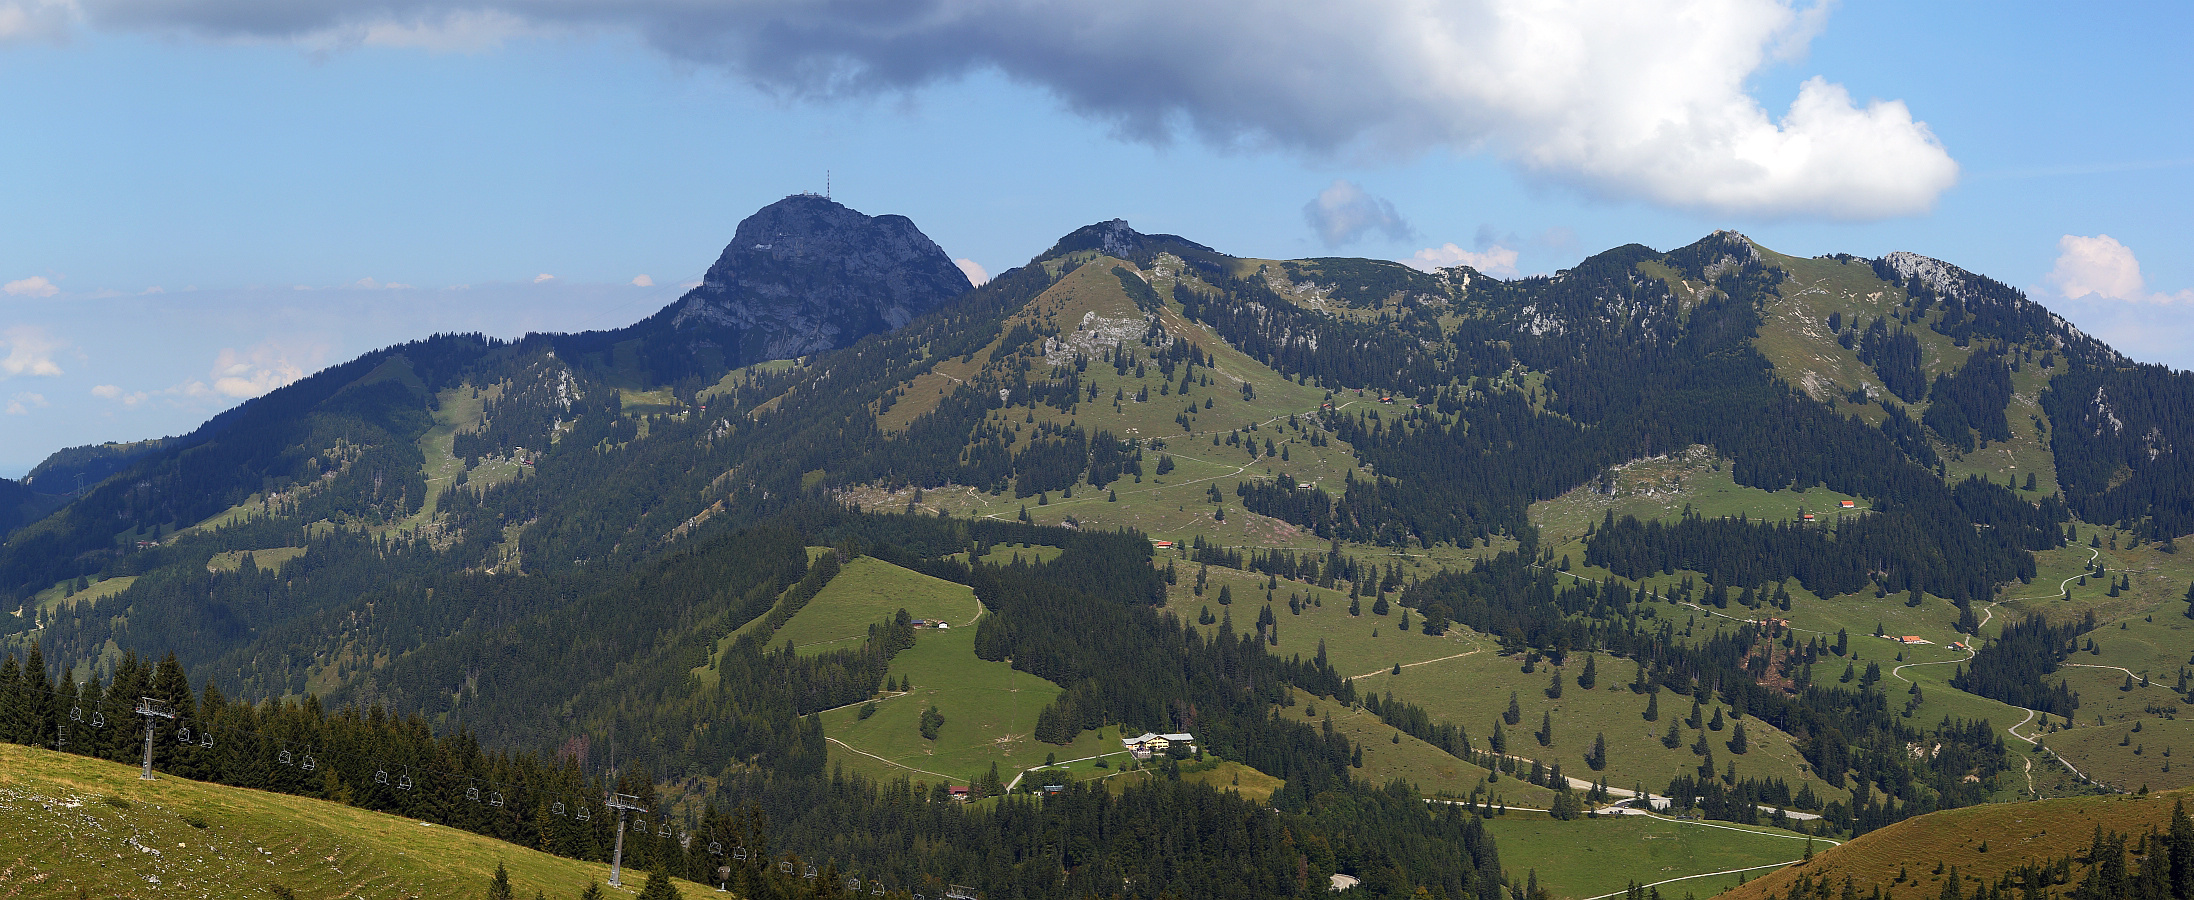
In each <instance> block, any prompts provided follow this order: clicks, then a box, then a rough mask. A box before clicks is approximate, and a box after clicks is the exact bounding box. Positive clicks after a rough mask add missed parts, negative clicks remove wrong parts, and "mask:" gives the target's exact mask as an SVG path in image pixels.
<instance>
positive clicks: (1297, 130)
mask: <svg viewBox="0 0 2194 900" xmlns="http://www.w3.org/2000/svg"><path fill="white" fill-rule="evenodd" d="M56 8H59V9H62V10H64V11H65V15H66V16H67V17H68V18H69V19H70V20H71V21H74V22H76V23H77V27H89V28H97V29H106V30H113V31H126V32H139V33H153V34H161V35H170V36H199V37H204V38H210V39H216V40H239V39H241V40H269V41H289V42H292V43H295V44H297V45H298V46H300V47H305V48H307V49H312V50H315V51H319V50H324V49H325V48H328V47H340V46H346V45H364V44H378V45H396V46H413V47H428V48H445V49H446V48H467V49H470V48H482V47H488V46H493V45H494V44H495V43H497V42H499V41H502V40H507V39H509V38H512V37H517V36H522V35H527V34H535V33H544V32H560V33H573V32H576V33H588V32H601V31H621V32H627V33H633V34H637V35H639V36H641V37H642V38H643V39H644V40H646V41H647V42H648V43H649V44H650V45H652V46H653V47H655V48H656V49H657V50H659V51H661V52H662V53H664V54H667V55H669V56H672V57H675V58H677V59H679V60H681V61H685V62H692V63H697V64H700V65H703V66H708V67H713V68H716V69H719V70H721V71H724V72H727V73H730V74H732V75H733V76H735V77H737V78H740V79H742V80H744V81H747V82H749V83H751V84H753V85H756V86H758V87H760V88H762V89H763V90H766V91H768V92H770V93H774V94H777V95H779V96H781V97H784V98H786V99H788V100H792V101H796V102H797V101H828V100H831V99H836V98H844V97H863V96H873V95H879V94H885V95H888V94H895V93H904V92H907V91H914V90H919V89H921V88H923V87H926V86H928V85H932V84H936V83H940V82H948V81H952V80H955V79H959V78H961V77H963V76H966V75H968V74H971V73H975V72H984V71H994V72H999V73H1002V74H1004V75H1006V76H1007V77H1009V78H1012V79H1014V80H1017V81H1020V82H1022V83H1026V84H1030V85H1034V86H1036V87H1039V88H1041V89H1043V90H1046V91H1048V92H1050V93H1051V94H1052V95H1054V96H1055V97H1056V98H1057V99H1058V100H1059V101H1060V102H1061V103H1062V104H1063V105H1064V106H1066V107H1067V108H1068V109H1070V110H1072V111H1074V112H1076V113H1078V114H1081V115H1083V116H1086V117H1088V118H1090V119H1093V120H1097V121H1100V122H1103V123H1106V124H1108V125H1110V126H1111V127H1112V128H1113V129H1114V130H1115V131H1116V133H1118V134H1119V135H1120V136H1122V137H1124V138H1127V139H1130V140H1136V141H1143V142H1148V143H1153V144H1164V143H1167V142H1170V141H1174V140H1179V139H1182V138H1192V139H1197V140H1202V141H1205V142H1208V143H1211V144H1213V145H1216V146H1221V147H1227V148H1269V149H1279V150H1283V151H1291V152H1296V153H1299V154H1302V155H1305V156H1307V157H1311V158H1320V159H1330V158H1335V157H1347V158H1359V159H1361V158H1371V159H1408V158H1414V157H1417V156H1421V155H1423V154H1426V153H1432V152H1457V153H1465V154H1477V153H1485V154H1491V155H1493V156H1496V157H1498V158H1500V159H1503V160H1505V161H1507V162H1508V163H1509V164H1510V165H1512V166H1513V167H1514V168H1516V169H1517V170H1518V171H1520V172H1523V173H1525V174H1526V175H1527V176H1529V177H1532V178H1534V179H1537V180H1542V181H1548V182H1555V183H1560V184H1566V185H1570V186H1572V187H1575V188H1576V189H1578V190H1581V191H1583V192H1585V193H1587V194H1590V195H1594V196H1599V197H1606V198H1613V199H1623V200H1636V201H1643V202H1646V203H1650V204H1654V205H1659V206H1663V207H1670V208H1679V209H1692V210H1701V211H1706V212H1710V213H1716V214H1742V215H1752V216H1764V217H1813V218H1829V219H1844V220H1868V219H1880V218H1886V217H1894V216H1906V215H1913V214H1918V213H1922V212H1925V211H1927V210H1929V209H1930V208H1931V207H1932V206H1933V205H1934V203H1935V201H1936V199H1937V198H1938V197H1939V196H1941V194H1942V193H1943V192H1944V191H1945V190H1947V189H1949V188H1950V187H1951V185H1953V184H1954V183H1955V182H1956V181H1957V179H1958V174H1959V168H1958V164H1957V163H1956V162H1955V161H1953V160H1952V159H1951V156H1950V154H1949V153H1948V152H1947V151H1946V150H1945V149H1944V147H1943V146H1942V144H1941V142H1940V141H1938V140H1937V139H1936V137H1935V135H1934V133H1933V131H1932V130H1930V129H1929V128H1928V126H1927V125H1926V124H1925V123H1924V122H1921V121H1919V120H1918V119H1916V118H1915V117H1914V116H1913V114H1912V111H1911V110H1909V109H1908V108H1907V107H1906V106H1905V104H1904V103H1903V102H1902V101H1899V100H1894V99H1886V100H1884V99H1869V100H1865V101H1860V100H1857V99H1854V98H1853V97H1852V96H1851V94H1850V93H1849V92H1848V91H1847V90H1846V89H1845V88H1844V87H1843V86H1842V85H1840V84H1837V83H1835V82H1833V81H1831V80H1829V79H1828V78H1825V77H1814V78H1810V79H1806V80H1805V81H1803V82H1802V83H1800V84H1799V85H1798V89H1797V95H1796V99H1795V100H1794V101H1792V102H1791V104H1790V105H1789V106H1788V107H1787V108H1784V109H1781V110H1771V109H1768V108H1766V107H1764V106H1763V105H1762V104H1761V103H1760V102H1759V100H1758V99H1757V98H1756V97H1755V96H1754V95H1753V93H1752V88H1751V85H1752V83H1753V82H1754V81H1755V80H1757V79H1759V78H1761V77H1762V76H1763V74H1765V73H1767V72H1768V70H1769V67H1770V66H1771V65H1787V64H1791V63H1793V62H1794V61H1796V60H1799V59H1801V58H1802V56H1803V54H1804V52H1805V50H1806V48H1807V46H1808V45H1809V44H1810V42H1811V41H1812V40H1813V38H1814V36H1815V35H1817V34H1819V33H1820V31H1821V29H1822V28H1823V27H1824V24H1825V23H1826V21H1827V13H1826V10H1827V8H1828V7H1827V5H1826V4H1825V3H1803V2H1795V0H1575V2H1569V3H1562V4H1548V3H1543V2H1538V0H1445V2H1441V0H1433V2H1423V0H1362V2H1358V3H1345V4H1332V3H1312V2H1270V0H1265V2H1251V0H1211V2H1205V3H1192V4H1181V3H1175V2H1170V0H1167V2H1161V0H1115V2H1112V3H1107V4H1103V5H1097V6H1093V5H1091V4H1087V3H1081V2H1069V0H930V2H922V3H904V4H875V3H866V2H855V0H825V2H813V0H752V2H738V3H729V2H727V3H693V2H687V0H568V2H561V3H554V4H543V3H535V2H529V0H474V2H467V3H463V4H457V3H437V2H433V0H359V2H342V3H337V2H329V0H304V2H284V3H270V2H265V0H161V2H154V0H75V2H74V3H71V4H68V5H65V6H58V7H57V6H56V5H55V4H50V3H46V2H43V0H0V11H6V12H5V13H0V21H5V20H6V19H5V16H7V15H12V16H15V17H16V18H17V19H20V20H21V21H23V22H26V23H28V22H31V21H33V20H36V21H39V22H46V21H49V20H50V19H51V18H52V15H53V12H52V10H54V9H56ZM41 17H43V18H41ZM1160 23H1162V25H1161V24H1160ZM4 27H5V26H0V28H4ZM36 28H50V26H47V25H39V26H35V27H34V26H32V25H28V24H26V25H22V26H19V27H18V30H19V31H24V32H25V33H29V31H30V30H35V29H36Z"/></svg>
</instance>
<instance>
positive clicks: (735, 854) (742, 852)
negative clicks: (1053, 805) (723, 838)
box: [731, 847, 747, 859]
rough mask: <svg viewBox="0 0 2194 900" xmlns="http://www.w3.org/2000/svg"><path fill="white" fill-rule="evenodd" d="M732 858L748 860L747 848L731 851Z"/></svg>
mask: <svg viewBox="0 0 2194 900" xmlns="http://www.w3.org/2000/svg"><path fill="white" fill-rule="evenodd" d="M731 858H732V859H745V858H747V848H745V847H740V848H739V849H737V850H733V851H731Z"/></svg>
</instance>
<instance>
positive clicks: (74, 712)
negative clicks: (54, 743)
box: [69, 706, 84, 722]
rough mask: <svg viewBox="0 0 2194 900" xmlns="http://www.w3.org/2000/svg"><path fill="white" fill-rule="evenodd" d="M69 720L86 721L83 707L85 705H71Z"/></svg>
mask: <svg viewBox="0 0 2194 900" xmlns="http://www.w3.org/2000/svg"><path fill="white" fill-rule="evenodd" d="M69 721H71V722H81V721H84V708H83V707H81V706H71V707H69Z"/></svg>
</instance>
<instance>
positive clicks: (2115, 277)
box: [2044, 234, 2194, 303]
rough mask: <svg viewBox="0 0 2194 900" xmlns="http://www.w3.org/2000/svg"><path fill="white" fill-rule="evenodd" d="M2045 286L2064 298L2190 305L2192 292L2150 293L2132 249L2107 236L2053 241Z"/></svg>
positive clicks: (2139, 263) (2073, 236)
mask: <svg viewBox="0 0 2194 900" xmlns="http://www.w3.org/2000/svg"><path fill="white" fill-rule="evenodd" d="M2044 280H2045V281H2047V282H2048V283H2049V286H2050V287H2052V288H2055V289H2056V291H2057V293H2058V294H2060V295H2062V296H2064V297H2066V298H2077V297H2086V296H2090V295H2093V296H2096V297H2101V298H2103V299H2105V300H2130V301H2134V302H2145V303H2183V302H2189V301H2194V289H2187V290H2181V291H2179V292H2177V293H2174V294H2162V293H2150V292H2149V290H2148V279H2146V278H2144V277H2142V276H2141V261H2140V260H2138V259H2135V258H2134V257H2133V249H2132V248H2130V247H2127V246H2126V245H2124V244H2121V243H2119V242H2118V239H2117V238H2114V237H2111V236H2110V235H2107V234H2098V235H2096V236H2094V237H2083V236H2081V235H2077V234H2068V235H2065V236H2064V237H2062V238H2058V239H2057V265H2056V267H2055V268H2053V269H2051V270H2050V272H2049V274H2048V275H2046V276H2044Z"/></svg>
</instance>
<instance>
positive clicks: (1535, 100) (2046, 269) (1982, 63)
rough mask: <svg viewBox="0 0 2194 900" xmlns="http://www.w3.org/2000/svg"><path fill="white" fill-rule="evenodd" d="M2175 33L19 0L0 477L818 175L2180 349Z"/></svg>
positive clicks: (858, 193) (1, 348) (7, 149)
mask: <svg viewBox="0 0 2194 900" xmlns="http://www.w3.org/2000/svg"><path fill="white" fill-rule="evenodd" d="M2074 13H2076V15H2075V14H2074ZM2189 33H2194V12H2190V11H2189V10H2188V9H2187V8H2185V7H2182V6H2179V5H2162V4H2153V5H2123V6H2120V5H2090V6H2086V7H2078V8H2075V9H2072V10H2070V11H2068V10H2067V9H2066V8H2064V7H2062V6H2055V5H2052V6H2043V5H2041V4H2017V3H1989V4H1981V3H1928V4H1911V3H1901V4H1891V3H1871V4H1869V3H1844V4H1839V5H1833V6H1825V7H1821V6H1793V5H1790V4H1785V3H1782V2H1779V0H1635V2H1626V3H1614V2H1602V0H1569V2H1562V3H1524V2H1521V0H1449V2H1434V3H1410V2H1401V0H1364V2H1361V3H1356V4H1341V5H1335V4H1312V3H1293V2H1259V0H1209V2H1205V3H1202V4H1197V5H1193V6H1184V5H1182V4H1166V3H1158V2H1154V0H1152V2H1146V0H1133V2H1128V0H1121V2H1113V3H1107V4H1103V5H1097V4H1073V3H1059V2H1048V0H1011V2H1009V0H906V2H896V3H878V2H874V0H832V2H800V0H745V2H737V3H709V2H693V3H689V2H672V0H630V2H626V0H619V2H610V0H565V2H562V3H559V4H543V3H537V2H531V0H487V2H481V3H473V4H445V3H438V2H433V0H364V2H343V3H336V2H332V0H177V2H166V3H144V2H139V0H0V121H5V122H7V123H8V124H9V129H8V130H9V131H10V135H9V139H8V140H7V141H6V142H5V143H0V164H4V169H0V171H5V172H6V173H7V175H6V176H5V177H0V209H4V210H5V211H6V215H5V216H4V217H0V288H4V290H0V475H7V476H19V475H21V474H22V473H23V472H24V471H26V470H28V469H29V467H30V466H32V465H34V464H35V463H36V462H37V461H38V460H39V459H41V458H43V457H44V456H45V455H46V454H47V453H49V452H51V451H52V450H54V449H57V448H60V447H63V446H69V445H75V444H83V443H91V442H97V441H106V440H129V439H136V438H143V437H151V436H157V435H162V434H174V433H180V432H184V431H187V430H189V429H190V428H192V427H194V426H195V425H196V424H197V423H198V422H201V421H203V420H204V419H205V418H206V417H207V416H209V415H211V414H213V413H215V412H218V411H219V410H221V409H224V408H227V407H228V406H232V405H234V404H235V403H237V402H240V401H241V400H242V399H244V398H247V397H249V396H255V395H256V394H257V393H261V392H264V391H265V390H268V389H271V388H273V387H276V386H279V385H280V384H283V383H286V382H287V381H288V380H291V379H294V378H296V377H299V376H300V375H302V374H304V373H307V372H310V371H312V370H314V369H317V368H319V367H321V366H325V365H328V364H331V363H334V362H339V361H341V360H343V359H347V358H350V357H352V356H355V355H357V354H358V353H361V352H364V351H366V350H369V349H372V348H374V347H377V346H382V345H385V344H388V343H393V342H396V341H400V340H404V339H408V338H413V337H419V336H423V335H426V334H429V333H433V332H436V331H453V330H468V331H469V330H480V331H486V332H489V333H493V334H498V335H506V336H511V335H516V334H519V333H522V332H524V331H528V330H565V329H574V328H586V327H597V328H599V327H614V326H617V325H622V324H625V323H627V322H630V321H634V320H637V319H638V318H640V317H642V316H644V315H645V314H647V313H648V312H650V311H652V310H653V309H655V308H658V307H660V306H662V305H664V304H667V303H669V302H670V301H671V300H672V299H674V298H675V297H676V296H677V294H678V293H679V291H680V285H682V284H685V283H688V282H691V281H693V280H695V279H697V278H698V277H699V276H700V274H701V272H702V271H703V270H704V269H705V268H706V267H707V266H708V264H709V263H710V262H712V261H713V260H714V258H715V256H716V254H717V253H718V252H719V251H720V250H721V249H722V246H723V244H724V242H725V241H727V240H729V238H730V235H731V233H732V230H733V228H734V227H735V226H736V225H737V223H738V221H739V220H740V219H742V218H744V217H745V216H746V215H747V214H748V213H750V212H752V211H753V210H754V209H756V208H758V207H760V206H762V205H763V204H766V203H768V202H770V201H772V200H775V199H777V198H778V197H781V196H783V195H785V194H788V193H793V192H797V191H802V190H821V189H822V188H823V183H824V179H825V172H826V170H827V171H828V173H829V176H828V177H829V179H830V182H831V190H832V193H833V194H834V196H835V197H836V198H837V199H839V200H840V201H841V202H844V203H846V204H848V205H850V206H852V207H854V208H856V209H859V210H862V211H864V212H868V213H871V214H882V213H898V214H902V215H906V216H908V217H910V218H912V219H913V220H914V221H915V222H916V223H917V224H918V225H919V226H920V227H921V228H922V229H923V230H924V231H926V232H927V233H928V234H929V235H930V236H931V237H933V238H934V239H936V240H937V242H938V243H939V244H941V245H942V246H943V247H944V248H945V249H946V251H947V252H948V253H950V254H952V255H953V256H954V257H956V258H962V259H966V260H969V261H971V262H972V263H974V264H976V265H979V266H980V267H982V268H983V269H985V270H987V271H989V272H992V273H995V272H998V271H1002V270H1003V269H1006V268H1009V267H1011V266H1014V265H1018V264H1020V263H1022V262H1025V261H1027V260H1028V258H1029V257H1031V256H1032V255H1033V254H1035V253H1037V252H1039V251H1041V250H1042V249H1044V248H1045V247H1046V246H1048V245H1049V244H1050V243H1051V242H1052V241H1053V240H1054V239H1056V238H1057V237H1058V236H1060V235H1061V234H1064V233H1066V232H1067V231H1070V230H1072V229H1074V228H1076V227H1079V226H1081V225H1084V224H1088V223H1090V222H1094V221H1099V220H1103V219H1110V218H1114V217H1119V218H1125V219H1127V220H1128V221H1129V222H1131V223H1132V224H1134V225H1135V226H1136V227H1137V228H1139V229H1142V230H1145V231H1164V232H1173V233H1178V234H1181V235H1184V236H1186V237H1189V238H1191V239H1193V240H1197V241H1200V242H1202V243H1205V244H1209V245H1211V246H1214V247H1216V248H1218V249H1221V250H1224V251H1227V252H1230V253H1235V254H1239V255H1245V256H1265V257H1297V256H1320V255H1351V256H1372V257H1381V258H1388V259H1402V260H1417V261H1419V262H1422V263H1427V264H1429V263H1453V262H1470V263H1473V264H1476V265H1479V266H1480V267H1481V268H1485V269H1488V270H1491V271H1494V272H1496V273H1523V274H1529V273H1535V272H1549V271H1553V270H1554V269H1557V268H1561V267H1564V266H1567V265H1570V264H1573V263H1575V262H1576V261H1577V260H1578V259H1581V258H1582V257H1583V256H1585V255H1587V254H1589V253H1592V252H1596V251H1598V250H1602V249H1606V248H1608V247H1612V246H1615V245H1619V244H1624V243H1630V242H1638V243H1645V244H1648V245H1651V246H1654V247H1658V248H1663V249H1666V248H1669V247H1673V246H1677V245H1681V244H1684V243H1688V242H1690V241H1692V240H1695V239H1697V238H1698V237H1700V236H1702V235H1704V234H1706V233H1707V232H1710V231H1712V230H1714V229H1717V228H1734V229H1737V230H1740V231H1743V232H1745V233H1747V234H1749V235H1751V236H1752V237H1754V238H1755V239H1757V240H1759V241H1761V242H1762V243H1764V244H1766V245H1768V246H1770V247H1773V248H1775V249H1778V250H1781V251H1783V252H1786V253H1794V254H1800V255H1812V254H1819V253H1831V252H1850V253H1857V254H1861V255H1867V256H1875V255H1880V254H1882V253H1886V252H1889V251H1892V250H1912V251H1916V252H1920V253H1925V254H1928V255H1931V256H1937V257H1940V258H1943V259H1945V260H1948V261H1950V262H1953V263H1956V264H1958V265H1961V266H1964V267H1966V268H1969V269H1973V270H1975V271H1979V272H1981V273H1984V274H1987V275H1991V276H1993V277H1996V278H1998V279H2000V280H2003V281H2005V282H2008V283H2010V284H2013V285H2016V286H2019V287H2022V288H2025V289H2027V290H2029V292H2030V293H2032V294H2033V295H2034V296H2035V297H2036V299H2039V300H2042V301H2043V302H2045V303H2048V304H2049V305H2050V306H2051V307H2052V308H2055V309H2058V310H2060V311H2061V312H2064V313H2065V314H2066V315H2067V316H2068V317H2070V318H2072V319H2073V320H2074V321H2075V322H2077V323H2080V324H2081V325H2082V326H2083V327H2086V328H2088V329H2090V330H2091V331H2094V332H2096V333H2098V334H2100V335H2102V336H2103V337H2104V338H2105V339H2106V340H2110V341H2111V342H2112V343H2114V344H2116V345H2117V346H2119V347H2120V348H2121V349H2122V350H2125V351H2126V352H2128V353H2129V354H2131V355H2133V356H2134V357H2135V358H2138V359H2143V360H2147V361H2155V362H2164V363H2168V364H2171V365H2174V366H2176V367H2180V368H2188V367H2194V349H2189V348H2194V259H2190V258H2189V256H2188V254H2187V252H2186V251H2187V248H2189V247H2194V217H2189V216H2188V215H2187V214H2186V206H2187V201H2188V200H2189V199H2190V198H2194V117H2190V116H2188V115H2187V114H2186V113H2187V111H2188V110H2194V61H2190V57H2194V55H2190V54H2186V53H2184V52H2183V47H2182V46H2181V44H2183V41H2184V38H2185V36H2186V35H2187V34H2189ZM2106 236H2107V237H2106ZM543 276H547V277H545V278H544V277H543ZM642 276H645V278H642ZM636 279H637V280H639V281H640V282H641V283H640V284H635V280H636Z"/></svg>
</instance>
